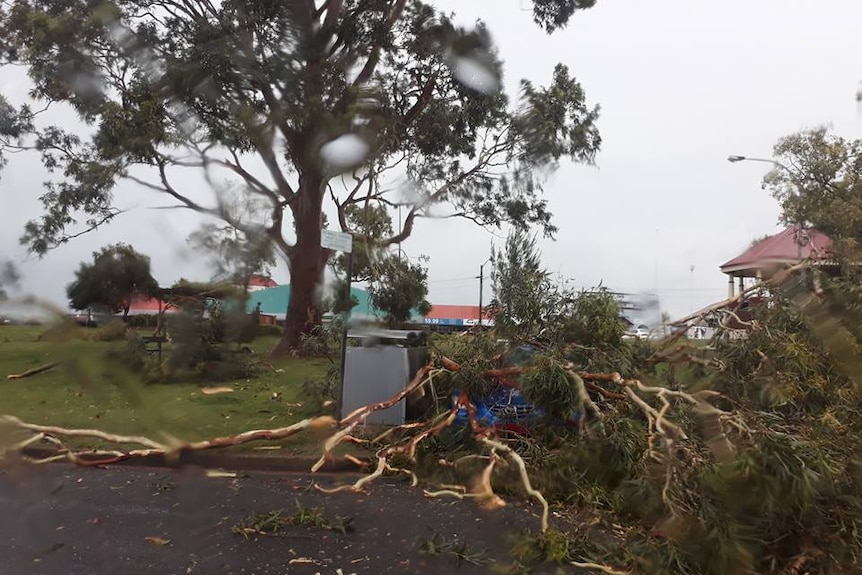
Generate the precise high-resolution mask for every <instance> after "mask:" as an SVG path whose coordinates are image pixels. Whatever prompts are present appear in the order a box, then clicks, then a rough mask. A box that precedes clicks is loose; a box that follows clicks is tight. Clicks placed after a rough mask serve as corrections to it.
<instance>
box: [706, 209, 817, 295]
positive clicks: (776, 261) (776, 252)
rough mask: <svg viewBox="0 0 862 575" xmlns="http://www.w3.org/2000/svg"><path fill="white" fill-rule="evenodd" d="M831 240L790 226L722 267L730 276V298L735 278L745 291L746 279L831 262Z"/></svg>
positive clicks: (798, 227)
mask: <svg viewBox="0 0 862 575" xmlns="http://www.w3.org/2000/svg"><path fill="white" fill-rule="evenodd" d="M831 248H832V240H831V239H830V238H829V237H828V236H826V235H824V234H822V233H820V232H818V231H816V230H810V229H804V228H802V229H801V230H800V226H799V225H793V226H790V227H788V228H786V229H784V230H783V231H781V232H779V233H777V234H775V235H774V236H769V237H768V238H765V239H763V240H760V241H759V242H757V243H756V244H754V245H753V246H751V247H750V248H748V249H747V250H745V251H744V252H742V253H741V254H739V255H738V256H736V257H735V258H733V259H732V260H730V261H728V262H726V263H724V264H723V265H722V266H721V271H722V273H725V274H727V275H728V280H727V281H728V294H727V295H728V297H733V278H739V287H740V289H743V286H744V283H743V279H744V278H757V279H764V278H768V277H769V276H771V275H772V274H773V273H775V272H776V271H777V270H779V269H781V268H783V267H785V266H788V265H793V264H795V263H798V262H800V261H802V260H808V259H811V260H821V261H823V260H828V259H829V254H830V250H831Z"/></svg>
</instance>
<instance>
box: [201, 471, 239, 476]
mask: <svg viewBox="0 0 862 575" xmlns="http://www.w3.org/2000/svg"><path fill="white" fill-rule="evenodd" d="M207 477H236V473H234V472H232V471H222V470H220V469H207Z"/></svg>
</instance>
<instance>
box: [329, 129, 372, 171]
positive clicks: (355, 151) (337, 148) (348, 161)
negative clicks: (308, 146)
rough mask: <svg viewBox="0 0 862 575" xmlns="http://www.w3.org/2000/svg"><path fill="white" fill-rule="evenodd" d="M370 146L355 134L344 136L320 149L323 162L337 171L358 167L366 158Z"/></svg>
mask: <svg viewBox="0 0 862 575" xmlns="http://www.w3.org/2000/svg"><path fill="white" fill-rule="evenodd" d="M370 150H371V146H369V145H368V142H366V141H365V140H363V139H362V138H360V137H359V136H357V135H356V134H344V135H342V136H339V137H337V138H335V139H334V140H331V141H329V142H327V143H325V144H323V146H321V147H320V157H321V158H323V161H324V162H326V163H327V164H329V165H330V166H332V167H333V168H337V169H347V168H352V167H354V166H358V165H359V164H361V163H362V162H363V161H365V158H366V157H367V156H368V152H369V151H370Z"/></svg>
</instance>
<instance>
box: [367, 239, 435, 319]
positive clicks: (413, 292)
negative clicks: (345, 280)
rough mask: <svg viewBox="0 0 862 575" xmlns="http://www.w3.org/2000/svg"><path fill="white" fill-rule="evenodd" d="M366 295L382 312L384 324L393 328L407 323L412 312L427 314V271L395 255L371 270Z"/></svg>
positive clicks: (429, 305)
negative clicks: (372, 272)
mask: <svg viewBox="0 0 862 575" xmlns="http://www.w3.org/2000/svg"><path fill="white" fill-rule="evenodd" d="M368 295H369V296H370V297H371V303H372V305H374V307H375V308H377V309H378V310H380V311H382V312H383V314H384V318H385V320H386V323H388V324H389V325H391V326H395V325H398V324H401V323H404V322H406V321H408V320H409V319H410V318H411V316H412V312H413V310H414V309H415V310H416V311H417V312H418V313H419V314H420V315H423V316H424V315H427V314H428V312H430V311H431V304H430V303H428V300H427V299H425V298H426V297H427V296H428V270H427V269H426V268H425V267H423V266H422V265H421V264H419V263H413V262H411V261H410V260H408V259H407V258H400V257H398V256H397V255H392V256H389V257H387V258H386V259H385V260H384V261H382V262H379V263H378V264H377V265H376V266H374V275H373V278H372V281H371V283H370V284H369V285H368Z"/></svg>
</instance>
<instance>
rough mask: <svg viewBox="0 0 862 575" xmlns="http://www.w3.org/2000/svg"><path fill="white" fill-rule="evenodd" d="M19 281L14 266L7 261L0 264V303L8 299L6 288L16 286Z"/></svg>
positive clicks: (18, 275) (19, 277) (19, 278)
mask: <svg viewBox="0 0 862 575" xmlns="http://www.w3.org/2000/svg"><path fill="white" fill-rule="evenodd" d="M19 281H21V276H20V274H19V273H18V269H17V268H16V267H15V264H13V263H12V262H11V261H8V260H7V261H5V262H2V263H0V301H3V300H6V299H8V298H9V294H8V293H7V291H6V290H7V288H10V287H15V286H17V285H18V282H19Z"/></svg>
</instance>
